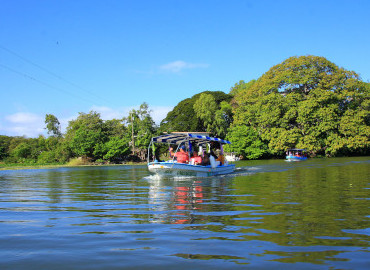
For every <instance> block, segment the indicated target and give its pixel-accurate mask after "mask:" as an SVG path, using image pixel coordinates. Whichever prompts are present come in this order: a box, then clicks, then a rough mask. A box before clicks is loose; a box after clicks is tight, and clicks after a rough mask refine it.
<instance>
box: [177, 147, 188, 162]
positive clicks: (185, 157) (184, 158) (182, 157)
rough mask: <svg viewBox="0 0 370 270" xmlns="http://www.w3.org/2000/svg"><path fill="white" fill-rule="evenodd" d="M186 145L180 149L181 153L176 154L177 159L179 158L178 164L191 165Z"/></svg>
mask: <svg viewBox="0 0 370 270" xmlns="http://www.w3.org/2000/svg"><path fill="white" fill-rule="evenodd" d="M185 150H186V147H185V145H183V146H181V147H180V151H177V152H176V153H175V157H176V158H177V162H179V163H189V154H188V153H187V152H186V151H185Z"/></svg>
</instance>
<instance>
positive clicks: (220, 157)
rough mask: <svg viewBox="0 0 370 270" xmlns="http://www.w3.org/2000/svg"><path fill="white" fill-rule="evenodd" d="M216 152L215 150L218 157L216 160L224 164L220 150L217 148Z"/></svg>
mask: <svg viewBox="0 0 370 270" xmlns="http://www.w3.org/2000/svg"><path fill="white" fill-rule="evenodd" d="M216 152H217V155H218V158H217V159H216V161H219V162H220V165H224V164H225V157H224V155H223V154H222V153H221V150H219V149H217V151H216Z"/></svg>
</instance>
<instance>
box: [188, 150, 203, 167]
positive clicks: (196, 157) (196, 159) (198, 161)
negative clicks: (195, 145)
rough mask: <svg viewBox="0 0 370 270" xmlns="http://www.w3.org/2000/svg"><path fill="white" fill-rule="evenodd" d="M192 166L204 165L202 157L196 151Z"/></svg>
mask: <svg viewBox="0 0 370 270" xmlns="http://www.w3.org/2000/svg"><path fill="white" fill-rule="evenodd" d="M190 160H191V162H192V164H194V165H198V164H201V163H202V157H201V156H199V155H198V152H197V151H194V153H193V157H192V158H191V159H190Z"/></svg>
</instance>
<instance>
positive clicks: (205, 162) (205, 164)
mask: <svg viewBox="0 0 370 270" xmlns="http://www.w3.org/2000/svg"><path fill="white" fill-rule="evenodd" d="M200 165H203V166H207V165H211V162H210V161H209V155H208V154H207V153H205V154H204V156H203V160H202V163H201V164H200Z"/></svg>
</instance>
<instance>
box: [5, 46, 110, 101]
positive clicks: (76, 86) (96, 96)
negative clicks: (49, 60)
mask: <svg viewBox="0 0 370 270" xmlns="http://www.w3.org/2000/svg"><path fill="white" fill-rule="evenodd" d="M0 48H1V49H2V50H4V51H6V52H8V53H10V54H12V55H14V56H16V57H18V58H19V59H21V60H23V61H24V62H26V63H28V64H31V65H33V66H35V67H37V68H39V69H41V70H42V71H44V72H46V73H48V74H49V75H51V76H53V77H55V78H57V79H59V80H61V81H63V82H65V83H67V84H69V85H71V86H73V87H75V88H78V89H80V90H82V91H84V92H86V93H87V94H89V95H90V96H94V97H95V98H97V99H99V100H103V101H105V102H107V103H109V104H111V105H113V106H115V105H114V104H112V103H111V102H110V101H108V100H105V99H104V98H102V97H100V96H98V95H96V94H94V93H92V92H91V91H88V90H86V89H84V88H82V87H81V86H79V85H77V84H75V83H73V82H71V81H69V80H67V79H65V78H63V77H62V76H59V75H58V74H56V73H54V72H52V71H50V70H48V69H46V68H44V67H42V66H40V65H39V64H36V63H34V62H33V61H31V60H29V59H27V58H25V57H23V56H21V55H20V54H18V53H16V52H14V51H12V50H10V49H8V48H6V47H4V46H3V45H1V44H0ZM2 66H3V67H5V68H6V69H9V70H11V71H13V72H15V73H18V74H22V75H25V77H27V78H32V79H33V80H35V81H38V82H40V83H42V84H44V85H48V84H47V83H44V82H41V81H40V80H37V79H35V78H33V77H31V76H29V75H27V74H23V73H21V72H18V71H15V70H13V69H11V68H8V67H6V66H4V65H2ZM48 86H49V87H50V86H51V85H48ZM52 88H54V89H59V88H57V87H54V86H52ZM59 90H61V89H59ZM90 102H91V101H90ZM93 103H94V102H93Z"/></svg>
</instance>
